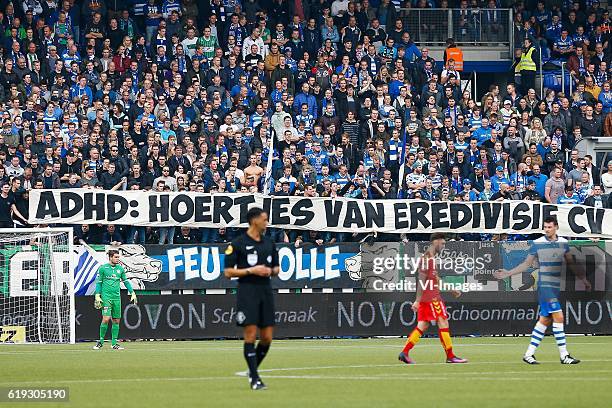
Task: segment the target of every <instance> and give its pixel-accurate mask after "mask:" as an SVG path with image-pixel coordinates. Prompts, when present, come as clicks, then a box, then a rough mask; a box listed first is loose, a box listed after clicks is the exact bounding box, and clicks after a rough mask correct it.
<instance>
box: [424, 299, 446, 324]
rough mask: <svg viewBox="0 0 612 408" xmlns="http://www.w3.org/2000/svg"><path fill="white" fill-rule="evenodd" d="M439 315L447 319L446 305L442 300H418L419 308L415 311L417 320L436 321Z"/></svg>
mask: <svg viewBox="0 0 612 408" xmlns="http://www.w3.org/2000/svg"><path fill="white" fill-rule="evenodd" d="M440 317H442V318H444V319H448V314H447V313H446V305H445V304H444V302H443V301H441V300H432V301H431V302H419V309H418V311H417V320H418V321H419V322H431V321H437V320H438V318H440Z"/></svg>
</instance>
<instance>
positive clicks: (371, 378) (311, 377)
mask: <svg viewBox="0 0 612 408" xmlns="http://www.w3.org/2000/svg"><path fill="white" fill-rule="evenodd" d="M498 374H504V373H503V372H500V373H498ZM265 378H266V379H267V378H274V379H296V380H341V381H353V380H366V381H377V380H384V381H388V380H421V379H423V376H407V375H396V376H387V377H375V376H324V375H267V376H265ZM464 378H465V379H469V380H470V381H473V380H480V381H487V382H490V381H526V380H527V379H526V378H525V377H505V376H504V377H492V378H482V377H476V376H469V375H467V376H466V375H463V374H462V375H461V379H464ZM427 379H437V380H456V379H457V377H456V376H427ZM542 380H544V381H563V380H565V381H588V382H592V381H606V382H608V381H610V378H608V377H589V378H575V377H550V376H546V377H545V378H542ZM538 381H540V379H538Z"/></svg>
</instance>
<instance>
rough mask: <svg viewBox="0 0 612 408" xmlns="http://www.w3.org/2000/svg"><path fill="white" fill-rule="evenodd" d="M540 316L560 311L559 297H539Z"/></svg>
mask: <svg viewBox="0 0 612 408" xmlns="http://www.w3.org/2000/svg"><path fill="white" fill-rule="evenodd" d="M539 305H540V316H542V317H548V316H550V315H551V314H553V313H558V312H561V311H562V309H561V303H559V299H557V298H550V299H540V300H539Z"/></svg>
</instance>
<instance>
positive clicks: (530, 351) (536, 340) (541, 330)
mask: <svg viewBox="0 0 612 408" xmlns="http://www.w3.org/2000/svg"><path fill="white" fill-rule="evenodd" d="M547 328H548V327H547V326H546V325H544V324H542V323H540V322H537V323H536V325H535V327H534V328H533V331H532V332H531V341H530V342H529V347H527V351H526V352H525V357H528V356H533V355H534V354H535V351H536V349H537V348H538V346H539V345H540V342H541V341H542V339H543V338H544V335H545V334H546V329H547Z"/></svg>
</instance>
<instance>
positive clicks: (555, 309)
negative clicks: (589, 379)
mask: <svg viewBox="0 0 612 408" xmlns="http://www.w3.org/2000/svg"><path fill="white" fill-rule="evenodd" d="M558 230H559V223H558V222H557V218H556V217H552V216H551V217H547V218H546V219H545V220H544V236H543V237H541V238H538V239H536V240H535V241H534V242H533V245H532V246H531V249H530V253H529V255H528V256H527V258H526V259H525V260H524V261H523V262H522V263H520V264H519V265H517V266H516V267H514V268H512V269H510V270H505V269H500V270H498V271H496V272H495V273H494V276H495V277H496V278H497V279H504V278H507V277H510V276H512V275H517V274H519V273H523V272H526V271H527V269H528V268H529V266H531V265H533V264H534V262H536V261H537V262H538V264H539V267H540V271H539V273H538V302H539V306H540V318H539V320H538V322H537V323H536V325H535V327H534V329H533V332H532V333H531V341H530V343H529V346H528V347H527V351H526V352H525V355H524V356H523V361H524V362H525V363H527V364H539V363H538V360H536V357H535V352H536V350H537V348H538V346H539V345H540V342H541V341H542V339H543V338H544V335H545V333H546V330H547V329H548V326H550V325H551V324H552V331H553V335H554V336H555V341H556V342H557V347H558V348H559V356H560V358H561V364H578V363H580V360H578V359H576V358H574V357H572V356H571V355H570V354H569V352H568V351H567V344H566V339H565V330H564V327H563V322H564V317H563V310H562V308H561V303H560V302H559V295H560V292H561V273H562V269H563V262H564V261H565V262H567V264H568V265H572V266H574V268H573V269H574V273H576V276H577V277H578V279H580V280H581V281H582V283H583V284H584V287H585V289H586V290H590V289H591V284H590V282H589V281H588V280H587V279H586V276H585V274H584V272H583V271H577V270H576V268H575V265H574V263H573V260H572V257H571V255H570V254H569V246H568V242H567V240H566V239H565V238H562V237H559V236H558V235H557V231H558Z"/></svg>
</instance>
